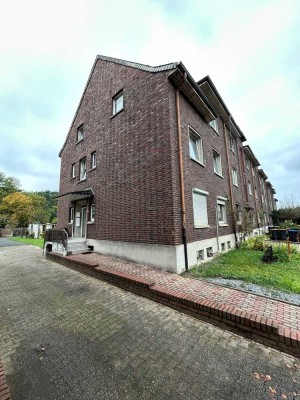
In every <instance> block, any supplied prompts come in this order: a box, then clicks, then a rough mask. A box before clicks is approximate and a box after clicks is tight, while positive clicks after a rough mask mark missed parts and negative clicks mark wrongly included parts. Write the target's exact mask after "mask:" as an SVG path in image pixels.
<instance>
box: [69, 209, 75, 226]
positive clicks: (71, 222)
mask: <svg viewBox="0 0 300 400" xmlns="http://www.w3.org/2000/svg"><path fill="white" fill-rule="evenodd" d="M73 222H74V207H71V208H70V209H69V223H70V224H73Z"/></svg>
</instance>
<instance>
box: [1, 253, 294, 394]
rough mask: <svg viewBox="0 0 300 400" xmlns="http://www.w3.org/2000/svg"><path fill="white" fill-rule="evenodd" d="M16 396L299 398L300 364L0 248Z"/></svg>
mask: <svg viewBox="0 0 300 400" xmlns="http://www.w3.org/2000/svg"><path fill="white" fill-rule="evenodd" d="M0 321H1V323H0V356H1V358H2V362H3V364H4V369H5V371H6V373H7V380H8V383H9V387H10V390H11V395H12V398H13V400H25V399H26V400H27V399H30V400H35V399H36V400H37V399H39V400H52V399H57V400H59V399H68V400H77V399H78V400H79V399H80V400H85V399H93V400H97V399H99V400H106V399H114V400H117V399H120V400H127V399H128V400H129V399H130V400H146V399H148V400H150V399H151V400H179V399H182V400H183V399H184V400H196V399H198V400H200V399H201V400H227V399H228V400H260V399H294V400H296V399H300V360H299V359H295V358H293V357H291V356H288V355H285V354H284V353H280V352H278V351H276V350H272V349H270V348H268V347H265V346H262V345H259V344H257V343H255V342H252V341H249V340H248V339H245V338H242V337H240V336H237V335H235V334H232V333H230V332H228V331H223V330H221V329H219V328H216V327H214V326H212V325H209V324H207V323H205V322H202V321H198V320H196V319H193V318H191V317H188V316H187V315H183V314H181V313H179V312H176V311H174V310H171V309H169V308H167V307H164V306H162V305H160V304H157V303H154V302H152V301H150V300H147V299H144V298H142V297H138V296H136V295H134V294H132V293H128V292H126V291H123V290H121V289H119V288H116V287H114V286H112V285H109V284H107V283H104V282H101V281H98V280H96V279H94V278H91V277H89V276H85V275H82V274H80V273H79V272H75V271H73V270H70V269H67V268H65V267H62V266H60V265H57V264H55V263H52V262H50V261H48V260H46V259H45V258H44V257H43V256H42V251H41V250H40V249H38V248H35V247H33V246H24V247H22V248H21V247H3V248H1V251H0Z"/></svg>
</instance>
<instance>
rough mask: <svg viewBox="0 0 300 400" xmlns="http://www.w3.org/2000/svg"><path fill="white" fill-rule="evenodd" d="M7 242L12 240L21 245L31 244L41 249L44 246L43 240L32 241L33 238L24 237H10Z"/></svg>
mask: <svg viewBox="0 0 300 400" xmlns="http://www.w3.org/2000/svg"><path fill="white" fill-rule="evenodd" d="M9 240H12V241H14V242H21V243H26V244H31V245H33V246H38V247H40V248H41V249H42V248H43V246H44V239H43V238H40V239H34V238H25V237H10V238H9Z"/></svg>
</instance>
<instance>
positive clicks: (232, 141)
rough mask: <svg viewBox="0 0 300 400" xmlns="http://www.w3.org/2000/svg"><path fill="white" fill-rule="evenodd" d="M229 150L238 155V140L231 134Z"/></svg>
mask: <svg viewBox="0 0 300 400" xmlns="http://www.w3.org/2000/svg"><path fill="white" fill-rule="evenodd" d="M229 148H230V150H231V151H233V152H234V153H236V150H237V143H236V138H235V137H234V136H233V135H231V134H229Z"/></svg>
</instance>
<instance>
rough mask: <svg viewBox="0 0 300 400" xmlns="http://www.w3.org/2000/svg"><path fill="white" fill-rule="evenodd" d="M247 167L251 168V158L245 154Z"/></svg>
mask: <svg viewBox="0 0 300 400" xmlns="http://www.w3.org/2000/svg"><path fill="white" fill-rule="evenodd" d="M245 162H246V168H247V169H249V170H250V160H249V158H248V157H247V156H245Z"/></svg>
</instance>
